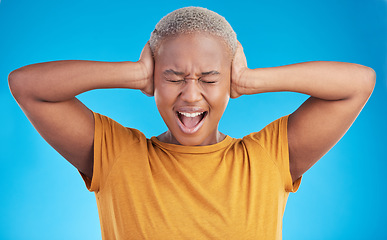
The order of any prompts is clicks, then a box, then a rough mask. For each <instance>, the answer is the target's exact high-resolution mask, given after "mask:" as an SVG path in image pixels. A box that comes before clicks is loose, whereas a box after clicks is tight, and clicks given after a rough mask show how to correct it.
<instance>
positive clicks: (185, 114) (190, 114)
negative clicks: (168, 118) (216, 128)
mask: <svg viewBox="0 0 387 240" xmlns="http://www.w3.org/2000/svg"><path fill="white" fill-rule="evenodd" d="M179 113H180V114H181V115H183V116H186V117H197V116H199V115H200V114H203V113H204V112H196V113H186V112H179Z"/></svg>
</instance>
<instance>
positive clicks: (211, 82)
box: [167, 78, 216, 84]
mask: <svg viewBox="0 0 387 240" xmlns="http://www.w3.org/2000/svg"><path fill="white" fill-rule="evenodd" d="M198 80H199V81H201V82H203V83H208V84H214V83H216V81H203V80H202V79H200V78H199V79H198ZM167 81H168V82H171V83H181V82H184V81H185V79H180V80H170V79H167Z"/></svg>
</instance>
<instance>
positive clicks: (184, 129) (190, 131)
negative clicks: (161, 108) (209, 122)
mask: <svg viewBox="0 0 387 240" xmlns="http://www.w3.org/2000/svg"><path fill="white" fill-rule="evenodd" d="M207 115H208V113H207V114H206V115H205V116H204V117H203V119H202V120H200V122H199V123H198V125H196V126H195V127H193V128H187V127H186V126H185V125H184V124H183V123H182V122H181V121H180V119H179V116H177V114H176V118H177V125H178V126H179V128H180V130H181V131H182V132H183V133H185V134H194V133H196V132H197V131H199V129H200V128H201V127H202V126H203V124H204V119H205V118H206V117H207Z"/></svg>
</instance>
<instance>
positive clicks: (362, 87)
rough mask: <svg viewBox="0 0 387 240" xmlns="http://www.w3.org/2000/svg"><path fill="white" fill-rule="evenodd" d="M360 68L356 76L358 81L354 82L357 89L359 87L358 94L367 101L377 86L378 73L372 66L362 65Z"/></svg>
mask: <svg viewBox="0 0 387 240" xmlns="http://www.w3.org/2000/svg"><path fill="white" fill-rule="evenodd" d="M360 66H361V65H360ZM359 70H360V71H359V72H358V73H357V77H356V79H357V81H355V82H353V83H354V86H356V88H355V89H357V90H356V91H355V92H356V95H357V96H359V97H361V98H363V99H365V101H367V100H368V98H369V97H370V96H371V94H372V92H373V90H374V87H375V83H376V73H375V71H374V70H373V69H372V68H370V67H366V66H361V67H360V69H359Z"/></svg>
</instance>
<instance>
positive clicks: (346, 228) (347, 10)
mask: <svg viewBox="0 0 387 240" xmlns="http://www.w3.org/2000/svg"><path fill="white" fill-rule="evenodd" d="M386 4H387V1H385V0H363V1H360V0H321V1H312V0H302V1H297V0H293V1H290V0H280V1H263V0H262V1H229V2H228V1H181V0H180V1H168V2H165V1H152V0H150V1H137V2H134V1H123V0H122V1H119V0H110V1H99V0H93V1H91V0H66V1H64V0H55V1H54V0H46V1H44V0H35V1H32V0H12V1H11V0H2V1H1V3H0V36H1V37H0V79H1V81H0V107H1V109H2V111H1V117H0V125H1V126H3V127H2V130H1V140H0V141H1V144H0V170H1V171H0V172H1V174H0V194H1V195H0V196H1V197H0V239H2V240H3V239H12V240H19V239H29V240H35V239H36V240H38V239H39V240H42V239H44V240H45V239H100V238H101V237H100V226H99V220H98V212H97V206H96V203H95V199H94V194H93V193H89V192H88V191H87V190H86V188H85V186H84V184H83V182H82V179H81V177H80V176H79V174H78V173H77V171H76V170H75V168H73V167H72V166H71V165H70V164H69V163H67V162H66V161H65V160H64V159H63V158H62V157H61V156H60V155H59V154H57V153H56V152H55V151H54V150H53V149H51V147H50V146H49V145H48V144H47V143H45V142H44V140H43V139H41V137H40V136H39V134H38V133H37V132H36V131H35V130H34V128H33V127H32V125H31V124H30V123H29V122H28V120H27V118H26V117H25V116H24V114H23V113H22V111H21V110H20V109H19V107H18V105H17V103H16V102H15V101H14V100H13V98H12V96H11V94H10V92H9V90H8V85H7V75H8V73H9V72H10V71H12V70H13V69H16V68H19V67H21V66H23V65H27V64H31V63H37V62H43V61H52V60H62V59H87V60H101V61H125V60H131V61H135V60H137V59H138V56H139V54H140V52H141V49H142V47H143V45H144V44H145V42H146V41H147V40H148V38H149V36H150V32H151V31H152V30H153V28H154V25H155V24H156V23H157V21H158V20H159V19H160V18H161V17H162V16H164V15H165V14H167V13H168V12H170V11H172V10H174V9H176V8H179V7H183V6H190V5H195V6H203V7H207V8H209V9H211V10H214V11H217V12H219V13H220V14H222V15H223V16H225V17H226V19H228V20H229V22H230V23H231V25H232V26H233V27H234V29H235V31H236V32H237V34H238V39H239V41H240V42H241V43H242V45H243V46H244V49H245V53H246V56H247V61H248V65H249V67H251V68H259V67H270V66H279V65H284V64H291V63H297V62H303V61H311V60H328V61H345V62H353V63H359V64H363V65H366V66H370V67H372V68H373V69H374V70H375V71H376V73H377V84H376V88H375V91H374V93H373V95H372V97H371V99H370V101H369V102H368V104H367V105H366V107H365V108H364V110H363V112H362V113H361V114H360V116H359V118H358V119H357V120H356V122H355V123H354V125H353V126H352V128H351V129H350V130H349V132H348V133H347V134H346V135H345V136H344V138H343V139H342V140H341V141H340V142H339V143H338V144H337V145H336V146H335V147H334V148H333V149H332V150H331V151H330V152H329V153H328V154H327V155H326V156H325V157H323V158H322V159H321V161H320V162H318V163H317V164H316V165H315V166H314V167H313V168H312V169H311V170H310V171H309V172H307V173H306V174H305V175H304V178H303V182H302V184H301V188H300V190H299V191H298V192H297V193H295V194H291V195H290V197H289V201H288V206H287V209H286V212H285V216H284V226H283V239H299V240H301V239H340V240H343V239H387V232H386V227H387V224H386V217H385V216H386V215H387V207H386V204H385V199H386V197H387V188H386V184H385V183H386V180H387V177H386V167H387V163H386V162H387V161H386V160H387V158H386V156H385V154H384V152H385V145H386V143H387V141H386V134H387V127H386V117H387V108H386V106H385V105H386V103H387V101H386V100H387V77H386V76H387V75H386V69H387V57H386V56H387V6H386ZM80 99H81V100H82V101H83V102H84V103H86V105H88V106H89V107H90V108H91V109H92V110H94V111H97V112H100V113H102V114H105V115H108V116H110V117H112V118H114V119H115V120H117V121H118V122H120V123H122V124H124V125H126V126H130V127H134V128H138V129H140V130H142V131H143V132H144V133H145V134H146V135H147V136H148V137H150V136H152V135H157V134H159V133H161V132H162V131H164V130H166V127H165V125H164V123H163V121H162V119H161V117H160V116H159V114H158V112H157V109H156V107H155V105H154V101H153V98H148V97H146V96H144V95H142V94H141V93H140V92H139V91H133V90H96V91H92V92H89V93H86V94H83V95H81V96H80ZM305 99H306V96H304V95H301V94H296V93H270V94H261V95H255V96H243V97H241V98H238V99H235V100H231V101H230V104H229V106H228V109H227V110H226V113H225V114H224V116H223V119H222V120H221V124H220V128H221V130H222V131H223V132H225V133H227V134H229V135H231V136H232V137H242V136H244V135H246V134H248V133H250V132H252V131H258V130H260V129H261V128H262V127H264V126H265V125H266V124H268V123H269V122H271V121H272V120H274V119H276V118H278V117H280V116H283V115H285V114H289V113H291V112H292V111H294V110H295V109H296V108H297V107H298V106H299V105H300V104H301V103H302V102H303V101H304V100H305Z"/></svg>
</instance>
